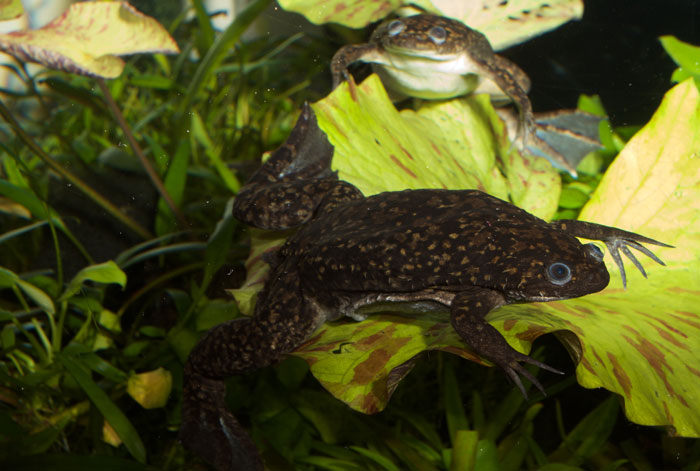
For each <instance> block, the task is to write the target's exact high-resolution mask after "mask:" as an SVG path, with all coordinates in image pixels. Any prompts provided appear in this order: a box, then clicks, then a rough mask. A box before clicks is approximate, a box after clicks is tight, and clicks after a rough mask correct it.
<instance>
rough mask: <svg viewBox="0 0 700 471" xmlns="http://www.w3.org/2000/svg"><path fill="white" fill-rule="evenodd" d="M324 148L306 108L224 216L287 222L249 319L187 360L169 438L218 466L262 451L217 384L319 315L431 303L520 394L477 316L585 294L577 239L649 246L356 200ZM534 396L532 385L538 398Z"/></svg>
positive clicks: (294, 343) (270, 359)
mask: <svg viewBox="0 0 700 471" xmlns="http://www.w3.org/2000/svg"><path fill="white" fill-rule="evenodd" d="M332 153H333V148H332V146H331V145H330V143H329V142H328V140H327V138H326V137H325V135H324V134H323V132H322V131H321V130H320V129H319V128H318V126H317V124H316V121H315V117H314V115H313V112H312V111H311V109H310V108H309V107H305V108H304V110H303V113H302V115H301V117H300V118H299V121H298V123H297V125H296V127H295V128H294V130H293V132H292V134H291V135H290V137H289V139H288V140H287V142H286V143H285V144H284V145H283V146H282V147H280V148H279V149H277V150H276V151H275V152H274V153H273V154H272V156H271V157H270V159H269V160H268V161H267V162H266V163H265V165H263V166H262V167H261V168H260V170H258V172H257V173H256V174H255V175H253V177H252V178H251V179H250V180H249V182H248V183H247V184H246V185H245V186H244V188H243V189H242V190H241V191H240V193H239V194H238V196H237V197H236V201H235V205H234V215H235V216H236V217H237V218H238V219H240V220H241V221H245V222H246V223H248V224H251V225H253V226H256V227H259V228H264V229H286V228H292V227H298V230H297V232H296V233H294V235H292V236H291V237H289V239H288V240H287V241H286V243H285V244H284V245H283V246H282V247H281V248H280V249H278V250H277V251H276V252H275V253H274V255H272V256H271V257H270V259H269V260H268V262H269V263H270V272H269V278H268V281H267V282H266V284H265V286H264V288H263V290H262V291H261V292H260V294H259V295H258V301H257V304H256V307H255V313H254V315H253V317H251V318H245V319H235V320H232V321H229V322H227V323H224V324H222V325H219V326H217V327H215V328H214V329H212V330H211V331H209V332H208V333H207V334H206V335H205V336H204V337H203V338H202V339H201V340H200V342H199V343H198V344H197V345H196V346H195V348H194V349H193V350H192V352H191V353H190V356H189V358H188V360H187V363H186V365H185V371H184V389H183V422H182V427H181V434H180V437H181V440H182V442H183V444H185V445H186V446H187V447H189V448H191V449H192V450H193V451H195V452H196V453H198V454H199V455H200V456H202V457H203V458H205V459H206V460H207V461H209V462H211V463H212V464H214V465H215V467H216V468H217V469H218V470H221V471H224V470H226V471H234V470H235V471H259V470H262V469H263V464H262V461H261V458H260V455H259V454H258V452H257V451H256V449H255V446H254V445H253V443H252V441H251V439H250V437H249V436H248V435H247V433H246V432H245V431H244V430H243V428H242V427H241V425H240V424H239V423H238V422H237V421H236V419H235V418H234V416H233V415H232V414H231V412H230V411H228V409H227V408H226V405H225V402H224V395H225V386H224V382H223V380H224V378H226V377H228V376H231V375H237V374H243V373H246V372H250V371H253V370H257V369H259V368H262V367H264V366H267V365H270V364H272V363H275V362H277V361H279V360H280V359H281V358H283V357H284V355H285V354H287V353H289V352H291V351H292V350H294V349H295V348H297V347H298V346H299V345H300V344H302V343H303V342H304V341H305V340H307V339H308V338H309V337H310V336H311V335H312V334H313V333H314V332H315V331H316V329H318V327H319V326H320V325H321V324H323V323H324V322H326V321H332V320H336V319H338V318H340V317H341V316H350V317H353V318H356V319H362V318H363V317H364V316H365V315H366V313H363V312H364V310H365V308H367V307H368V306H371V305H374V304H377V303H379V304H382V305H386V304H387V303H389V304H390V303H398V304H401V305H406V304H412V305H415V306H419V307H420V306H427V305H430V304H432V305H441V306H444V308H445V309H447V310H449V313H450V314H449V315H450V322H451V324H452V326H453V327H454V329H455V330H456V331H457V333H458V334H459V335H460V336H461V338H462V339H463V340H464V342H465V344H466V345H468V346H469V347H470V348H472V349H473V350H475V351H476V352H477V353H478V354H479V355H481V356H482V357H483V358H486V359H488V360H490V361H491V362H493V363H494V364H495V365H497V366H498V367H500V368H501V369H502V370H503V371H504V372H505V373H506V375H507V376H508V377H509V378H510V380H511V381H512V382H513V383H514V384H515V385H516V386H517V387H518V388H520V390H521V391H522V392H523V394H526V390H525V388H524V386H523V383H522V381H521V377H525V378H527V379H528V380H529V381H530V382H532V383H533V384H534V385H535V386H536V387H537V388H538V389H540V390H541V391H543V388H542V386H541V384H540V383H539V382H538V380H537V379H536V378H535V377H534V376H533V375H531V374H530V373H529V372H528V370H526V369H525V368H524V367H523V365H522V364H521V363H528V364H531V365H535V366H537V367H539V368H542V369H545V370H548V371H551V372H555V373H559V372H558V371H557V370H555V369H554V368H551V367H549V366H548V365H546V364H544V363H542V362H539V361H537V360H535V359H533V358H531V357H529V356H527V355H524V354H521V353H519V352H517V351H515V350H514V349H513V348H511V347H510V346H509V345H508V343H507V342H506V341H505V339H504V338H503V337H502V336H501V334H500V333H499V332H498V331H497V330H496V329H495V328H494V327H492V326H491V325H490V324H489V323H488V322H486V320H485V316H486V315H487V314H488V313H489V312H490V311H491V310H493V309H495V308H497V307H499V306H503V305H505V304H510V303H524V302H533V301H552V300H559V299H568V298H574V297H577V296H583V295H586V294H591V293H595V292H597V291H600V290H602V289H603V288H605V287H606V286H607V284H608V282H609V279H610V277H609V275H608V271H607V270H606V268H605V264H604V263H603V252H602V250H601V249H600V248H598V247H597V246H596V245H594V244H592V243H588V244H582V243H581V242H579V240H578V239H577V237H585V238H588V239H598V240H602V241H605V243H606V244H608V245H609V247H611V248H612V249H613V250H614V251H615V255H616V256H617V258H616V260H619V255H617V250H618V249H620V248H621V249H622V251H623V253H625V254H628V255H631V253H630V252H629V250H628V248H627V247H629V246H631V247H635V248H637V249H640V250H642V251H643V252H644V253H646V254H648V255H650V256H651V257H652V258H653V259H654V260H656V261H657V262H659V263H662V262H661V261H660V260H659V259H658V258H656V257H655V256H654V255H653V254H651V252H649V251H648V250H647V249H646V248H645V247H643V246H642V245H641V243H648V244H655V245H662V246H665V244H662V243H660V242H657V241H655V240H652V239H649V238H646V237H643V236H640V235H638V234H634V233H631V232H627V231H623V230H620V229H616V228H613V227H606V226H601V225H598V224H592V223H587V222H581V221H557V222H554V223H547V222H545V221H543V220H541V219H538V218H537V217H535V216H532V215H530V214H529V213H527V212H525V211H523V210H522V209H519V208H517V207H515V206H513V205H511V204H509V203H507V202H505V201H502V200H500V199H497V198H494V197H492V196H489V195H487V194H485V193H482V192H480V191H476V190H454V191H451V190H436V189H424V190H406V191H398V192H386V193H381V194H378V195H374V196H370V197H364V196H363V195H362V193H361V192H360V191H359V190H358V189H357V188H355V187H354V186H353V185H351V184H350V183H347V182H344V181H340V180H338V178H337V177H336V175H335V174H334V173H333V172H331V171H330V170H329V165H330V160H331V156H332ZM543 392H544V391H543Z"/></svg>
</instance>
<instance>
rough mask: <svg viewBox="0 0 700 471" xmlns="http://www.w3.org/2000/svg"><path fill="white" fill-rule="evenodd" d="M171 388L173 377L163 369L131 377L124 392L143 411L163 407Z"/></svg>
mask: <svg viewBox="0 0 700 471" xmlns="http://www.w3.org/2000/svg"><path fill="white" fill-rule="evenodd" d="M172 388H173V375H172V374H171V373H170V371H168V370H166V369H164V368H158V369H156V370H153V371H147V372H146V373H139V374H134V375H132V376H131V377H130V378H129V380H128V381H127V383H126V392H127V393H129V396H131V397H132V398H133V399H134V400H135V401H136V402H138V403H139V404H141V407H143V408H144V409H155V408H158V407H164V406H165V404H166V403H167V402H168V396H170V391H171V390H172Z"/></svg>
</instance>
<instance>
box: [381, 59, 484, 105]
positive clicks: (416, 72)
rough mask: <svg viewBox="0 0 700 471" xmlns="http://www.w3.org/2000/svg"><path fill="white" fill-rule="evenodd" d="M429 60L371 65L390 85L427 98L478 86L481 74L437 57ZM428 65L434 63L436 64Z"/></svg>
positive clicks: (449, 95)
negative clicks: (408, 65)
mask: <svg viewBox="0 0 700 471" xmlns="http://www.w3.org/2000/svg"><path fill="white" fill-rule="evenodd" d="M424 62H425V61H424ZM427 62H428V64H421V67H413V68H409V69H405V68H403V67H400V68H398V67H395V66H394V65H390V64H372V69H373V70H374V71H375V72H376V73H377V75H379V77H380V78H381V79H382V82H383V83H384V86H385V87H386V88H387V89H390V90H392V91H394V92H398V93H400V94H403V95H406V96H409V97H415V98H424V99H426V100H440V99H447V98H454V97H458V96H462V95H466V94H468V93H471V92H473V91H474V90H475V89H476V88H477V87H478V86H479V76H478V75H476V74H471V73H465V74H461V73H458V71H455V70H453V69H454V68H453V67H449V66H447V65H448V64H445V63H442V62H438V61H427ZM425 65H432V66H433V68H430V67H426V66H425ZM438 66H442V67H438Z"/></svg>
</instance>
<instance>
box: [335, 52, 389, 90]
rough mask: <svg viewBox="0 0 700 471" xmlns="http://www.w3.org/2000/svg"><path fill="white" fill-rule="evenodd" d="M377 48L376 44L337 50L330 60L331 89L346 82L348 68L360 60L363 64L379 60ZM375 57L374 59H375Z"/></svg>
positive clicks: (348, 76)
mask: <svg viewBox="0 0 700 471" xmlns="http://www.w3.org/2000/svg"><path fill="white" fill-rule="evenodd" d="M377 53H378V46H377V45H376V44H372V43H369V44H349V45H347V46H343V47H341V48H340V49H338V52H336V53H335V54H334V55H333V59H331V74H332V76H333V89H334V90H335V88H336V87H337V86H338V85H340V84H341V82H343V81H344V80H348V79H349V78H350V75H349V74H348V66H349V65H350V64H352V63H353V62H357V61H359V60H360V59H362V60H363V61H364V62H374V60H378V59H379V55H378V54H377ZM375 56H376V57H375Z"/></svg>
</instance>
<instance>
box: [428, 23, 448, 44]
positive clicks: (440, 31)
mask: <svg viewBox="0 0 700 471" xmlns="http://www.w3.org/2000/svg"><path fill="white" fill-rule="evenodd" d="M428 37H430V39H431V40H432V41H433V42H434V43H435V44H442V43H444V42H445V39H447V31H446V30H445V28H443V27H442V26H433V27H432V28H430V30H429V31H428Z"/></svg>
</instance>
